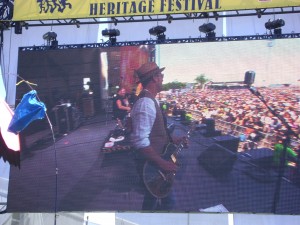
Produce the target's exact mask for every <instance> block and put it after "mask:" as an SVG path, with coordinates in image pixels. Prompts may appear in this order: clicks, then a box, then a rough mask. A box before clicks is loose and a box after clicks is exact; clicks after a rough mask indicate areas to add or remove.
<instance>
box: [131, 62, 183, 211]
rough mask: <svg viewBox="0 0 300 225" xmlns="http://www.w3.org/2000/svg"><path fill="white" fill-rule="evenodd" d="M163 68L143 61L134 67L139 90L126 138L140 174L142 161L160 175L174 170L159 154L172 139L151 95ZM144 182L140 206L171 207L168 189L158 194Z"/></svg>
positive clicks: (157, 86) (161, 208)
mask: <svg viewBox="0 0 300 225" xmlns="http://www.w3.org/2000/svg"><path fill="white" fill-rule="evenodd" d="M163 70H164V68H159V67H158V66H157V65H156V63H154V62H148V63H145V64H143V65H142V66H141V67H140V68H139V69H137V70H136V73H137V76H138V78H139V82H140V83H141V84H142V86H143V90H142V91H141V93H140V94H139V96H138V98H139V99H138V100H137V101H136V102H135V104H134V106H133V108H132V111H131V118H132V133H131V137H130V138H131V142H132V144H133V146H134V148H135V149H136V152H137V169H138V172H139V175H142V174H143V169H145V168H144V165H145V162H150V163H151V164H153V165H155V166H156V167H157V168H158V171H159V173H161V175H162V177H164V175H163V173H167V174H174V173H175V172H176V171H177V169H178V166H177V165H176V164H175V163H174V162H173V161H171V160H167V159H164V158H163V157H162V154H163V151H164V148H165V147H166V146H167V144H168V143H170V142H173V140H172V138H171V137H170V135H169V134H168V131H167V129H166V119H165V118H164V116H163V114H162V111H161V110H160V107H159V104H158V102H157V100H156V99H155V96H156V95H157V93H159V92H160V91H161V90H162V82H163V74H162V71H163ZM180 141H181V139H180V138H178V139H177V140H176V142H180ZM164 179H165V178H164ZM144 181H145V180H144ZM145 186H146V188H145V196H144V201H143V206H142V210H171V209H172V207H173V206H174V203H175V202H174V198H173V196H172V192H171V191H170V193H168V195H167V196H163V197H158V196H154V195H153V193H151V191H150V190H149V188H148V186H147V185H145Z"/></svg>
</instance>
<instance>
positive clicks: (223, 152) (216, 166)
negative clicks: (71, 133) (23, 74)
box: [197, 144, 237, 176]
mask: <svg viewBox="0 0 300 225" xmlns="http://www.w3.org/2000/svg"><path fill="white" fill-rule="evenodd" d="M197 159H198V161H199V163H200V165H202V166H203V168H204V169H206V170H207V171H208V172H209V173H211V174H212V175H214V176H224V175H226V174H228V173H229V172H231V170H232V168H233V164H234V163H235V161H236V159H237V155H236V154H235V153H233V152H232V151H231V150H229V149H227V148H225V147H223V146H221V145H218V144H212V145H210V146H209V147H208V148H207V149H206V150H205V151H204V152H202V153H201V154H200V155H199V156H198V158H197Z"/></svg>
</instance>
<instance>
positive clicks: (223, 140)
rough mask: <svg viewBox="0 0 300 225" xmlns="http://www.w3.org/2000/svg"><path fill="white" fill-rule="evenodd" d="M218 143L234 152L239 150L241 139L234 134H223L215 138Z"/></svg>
mask: <svg viewBox="0 0 300 225" xmlns="http://www.w3.org/2000/svg"><path fill="white" fill-rule="evenodd" d="M213 139H214V140H215V141H216V143H217V144H219V145H221V146H223V147H225V148H227V149H229V150H230V151H232V152H237V151H238V148H239V143H240V139H239V138H238V137H235V136H232V135H222V136H217V137H214V138H213Z"/></svg>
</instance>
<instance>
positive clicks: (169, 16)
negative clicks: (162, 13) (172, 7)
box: [167, 14, 173, 23]
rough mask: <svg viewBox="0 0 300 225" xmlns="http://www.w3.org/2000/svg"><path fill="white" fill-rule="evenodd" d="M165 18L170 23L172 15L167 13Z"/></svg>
mask: <svg viewBox="0 0 300 225" xmlns="http://www.w3.org/2000/svg"><path fill="white" fill-rule="evenodd" d="M167 20H168V23H172V21H173V16H171V15H170V14H167Z"/></svg>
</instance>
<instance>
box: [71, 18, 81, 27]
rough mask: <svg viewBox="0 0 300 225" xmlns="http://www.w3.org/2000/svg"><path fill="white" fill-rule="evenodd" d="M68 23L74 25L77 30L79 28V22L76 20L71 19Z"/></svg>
mask: <svg viewBox="0 0 300 225" xmlns="http://www.w3.org/2000/svg"><path fill="white" fill-rule="evenodd" d="M70 23H74V24H75V25H76V27H77V28H80V22H79V21H78V20H76V19H72V20H71V21H70Z"/></svg>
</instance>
